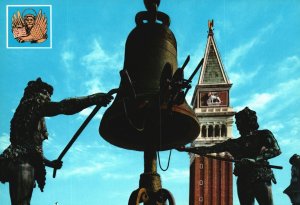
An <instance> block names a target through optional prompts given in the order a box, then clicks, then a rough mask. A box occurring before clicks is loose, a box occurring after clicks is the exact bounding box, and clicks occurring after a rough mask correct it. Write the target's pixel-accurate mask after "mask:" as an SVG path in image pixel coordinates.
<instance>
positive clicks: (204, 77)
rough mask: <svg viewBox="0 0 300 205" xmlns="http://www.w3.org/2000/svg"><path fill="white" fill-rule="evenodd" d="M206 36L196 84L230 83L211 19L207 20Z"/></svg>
mask: <svg viewBox="0 0 300 205" xmlns="http://www.w3.org/2000/svg"><path fill="white" fill-rule="evenodd" d="M208 28H209V31H208V38H207V43H206V48H205V54H204V62H203V67H202V70H201V73H200V77H199V81H198V85H211V84H214V85H217V84H231V83H230V81H229V79H228V77H227V75H226V72H225V70H224V67H223V64H222V61H221V58H220V55H219V52H218V49H217V46H216V43H215V39H214V33H213V20H212V21H208Z"/></svg>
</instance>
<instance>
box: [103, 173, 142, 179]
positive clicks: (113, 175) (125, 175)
mask: <svg viewBox="0 0 300 205" xmlns="http://www.w3.org/2000/svg"><path fill="white" fill-rule="evenodd" d="M136 177H137V175H136V174H135V173H131V174H129V173H115V172H114V173H104V174H103V175H102V178H103V179H107V180H128V179H136Z"/></svg>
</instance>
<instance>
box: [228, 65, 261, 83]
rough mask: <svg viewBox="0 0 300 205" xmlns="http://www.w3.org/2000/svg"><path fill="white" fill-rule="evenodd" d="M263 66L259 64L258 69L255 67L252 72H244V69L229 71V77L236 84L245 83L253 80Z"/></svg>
mask: <svg viewBox="0 0 300 205" xmlns="http://www.w3.org/2000/svg"><path fill="white" fill-rule="evenodd" d="M260 68H261V66H259V67H258V68H257V69H255V70H254V71H252V72H247V73H246V72H244V71H239V72H229V78H230V81H231V82H232V83H233V84H234V85H239V86H240V85H243V84H246V83H247V82H249V81H250V80H252V79H253V78H254V77H255V76H256V75H257V73H258V72H259V70H260Z"/></svg>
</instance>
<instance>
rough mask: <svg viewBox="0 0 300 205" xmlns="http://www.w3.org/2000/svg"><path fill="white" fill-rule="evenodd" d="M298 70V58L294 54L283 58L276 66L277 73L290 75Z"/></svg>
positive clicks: (299, 66)
mask: <svg viewBox="0 0 300 205" xmlns="http://www.w3.org/2000/svg"><path fill="white" fill-rule="evenodd" d="M299 70H300V58H299V57H298V56H296V55H293V56H289V57H287V58H286V59H284V60H283V61H282V62H281V63H280V64H279V66H278V71H279V73H278V74H279V75H281V76H282V75H291V74H292V73H293V72H295V71H299Z"/></svg>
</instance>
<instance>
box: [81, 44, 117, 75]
mask: <svg viewBox="0 0 300 205" xmlns="http://www.w3.org/2000/svg"><path fill="white" fill-rule="evenodd" d="M90 47H91V51H90V52H89V53H88V54H86V55H84V56H83V57H82V58H81V63H82V65H83V66H84V67H85V68H86V69H87V70H88V71H89V72H90V73H91V74H92V75H97V74H101V73H103V72H105V73H107V72H108V70H114V71H116V72H117V71H118V70H119V69H120V68H121V67H120V65H121V63H122V62H120V57H121V56H120V53H119V52H116V53H115V54H108V52H107V51H105V50H104V49H103V48H102V46H101V44H100V41H99V40H98V39H94V40H93V41H92V44H91V46H90Z"/></svg>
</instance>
